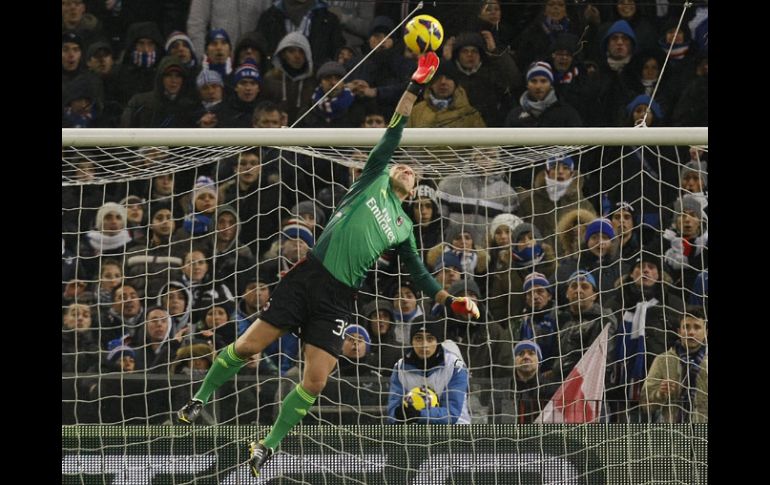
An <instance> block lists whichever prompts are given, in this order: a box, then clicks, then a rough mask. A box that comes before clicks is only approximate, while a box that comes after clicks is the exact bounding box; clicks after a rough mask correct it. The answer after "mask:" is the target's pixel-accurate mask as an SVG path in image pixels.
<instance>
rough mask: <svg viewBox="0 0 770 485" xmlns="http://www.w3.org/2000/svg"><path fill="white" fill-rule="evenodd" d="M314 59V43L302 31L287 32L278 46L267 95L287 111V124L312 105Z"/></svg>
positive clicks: (267, 84)
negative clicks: (312, 45)
mask: <svg viewBox="0 0 770 485" xmlns="http://www.w3.org/2000/svg"><path fill="white" fill-rule="evenodd" d="M271 8H275V7H271ZM260 20H261V19H260ZM313 62H314V58H313V54H312V53H311V49H310V43H309V42H308V40H307V39H306V38H305V36H304V35H302V34H301V33H299V32H291V33H288V34H286V36H285V37H284V38H282V39H281V42H279V43H278V47H276V49H275V54H273V69H271V70H270V71H269V72H268V73H267V75H265V81H264V89H265V97H266V98H267V99H269V100H272V101H275V102H277V103H278V104H279V107H280V109H282V110H284V111H286V113H287V114H288V120H287V123H294V121H296V120H297V118H298V117H299V115H301V114H302V113H304V112H305V111H307V110H308V108H310V106H311V103H310V100H311V98H312V96H313V89H314V88H315V86H314V85H313V82H312V81H311V80H310V79H309V78H310V77H311V76H312V75H313ZM315 62H318V61H317V60H316V61H315Z"/></svg>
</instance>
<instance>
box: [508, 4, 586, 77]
mask: <svg viewBox="0 0 770 485" xmlns="http://www.w3.org/2000/svg"><path fill="white" fill-rule="evenodd" d="M566 3H567V2H566V0H545V1H544V2H543V10H542V12H541V13H539V14H538V15H537V16H536V17H535V18H534V19H532V21H531V22H529V24H528V25H527V27H526V28H525V29H524V31H523V32H521V34H520V35H519V36H518V38H517V40H516V41H515V43H516V45H515V46H514V47H515V51H516V55H517V58H518V60H519V63H520V65H523V66H528V65H530V64H531V63H532V62H535V61H538V60H540V59H546V58H547V57H548V47H549V46H550V45H551V41H552V40H553V38H554V37H555V36H556V35H558V34H559V33H561V32H569V33H571V34H574V35H578V36H579V35H580V34H581V33H582V32H583V25H582V22H581V21H580V20H579V19H577V18H576V17H575V16H574V15H573V16H570V15H569V14H568V12H567V6H566ZM518 8H519V9H521V7H518ZM512 11H513V10H512Z"/></svg>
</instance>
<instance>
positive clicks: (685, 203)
mask: <svg viewBox="0 0 770 485" xmlns="http://www.w3.org/2000/svg"><path fill="white" fill-rule="evenodd" d="M105 205H107V204H105ZM674 212H675V213H676V214H683V213H685V212H693V213H695V214H696V215H697V216H698V217H703V205H702V204H701V202H700V200H699V199H698V198H697V197H694V196H692V195H690V194H687V195H685V196H684V197H682V198H680V199H679V200H677V201H676V202H674Z"/></svg>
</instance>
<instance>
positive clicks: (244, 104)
mask: <svg viewBox="0 0 770 485" xmlns="http://www.w3.org/2000/svg"><path fill="white" fill-rule="evenodd" d="M232 79H233V82H234V83H235V96H233V97H231V98H230V99H229V101H227V102H226V103H225V105H224V106H223V108H222V114H221V117H222V120H221V123H220V126H222V127H224V128H250V127H251V126H252V122H253V118H252V117H253V114H254V110H255V109H256V108H257V105H258V104H259V103H260V101H262V100H263V99H264V97H263V96H260V94H261V93H262V76H261V75H260V73H259V69H257V66H256V64H255V61H254V59H246V61H244V63H243V64H241V65H240V66H238V69H236V70H235V74H234V75H233V77H232Z"/></svg>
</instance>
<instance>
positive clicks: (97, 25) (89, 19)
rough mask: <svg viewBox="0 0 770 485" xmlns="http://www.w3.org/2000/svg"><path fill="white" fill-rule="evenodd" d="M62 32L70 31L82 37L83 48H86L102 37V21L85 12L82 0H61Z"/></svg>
mask: <svg viewBox="0 0 770 485" xmlns="http://www.w3.org/2000/svg"><path fill="white" fill-rule="evenodd" d="M61 30H62V33H65V32H72V33H75V34H77V35H78V36H79V37H80V38H81V39H83V48H84V49H87V48H88V46H90V45H91V44H92V43H93V42H95V41H96V40H97V39H101V38H102V37H104V34H103V32H102V23H101V22H100V21H99V19H98V18H96V17H95V16H94V15H92V14H90V13H86V4H85V2H84V0H62V2H61Z"/></svg>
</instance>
